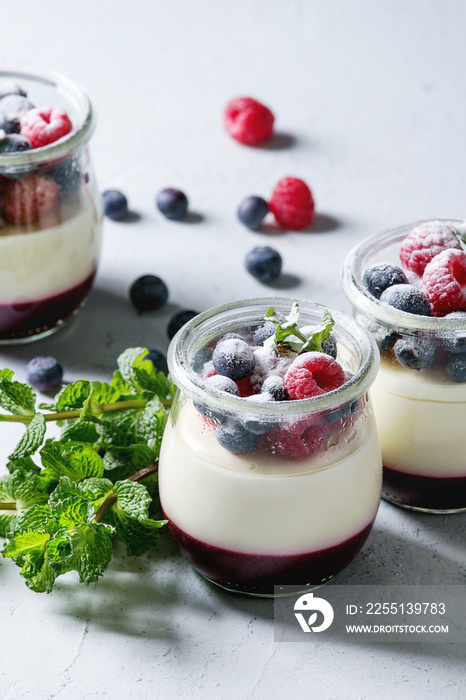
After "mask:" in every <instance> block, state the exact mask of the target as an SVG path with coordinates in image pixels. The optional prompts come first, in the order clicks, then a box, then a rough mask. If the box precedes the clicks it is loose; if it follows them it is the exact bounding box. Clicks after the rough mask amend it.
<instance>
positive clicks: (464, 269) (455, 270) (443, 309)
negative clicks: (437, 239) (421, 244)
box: [422, 250, 466, 316]
mask: <svg viewBox="0 0 466 700" xmlns="http://www.w3.org/2000/svg"><path fill="white" fill-rule="evenodd" d="M422 289H423V290H424V293H425V295H426V297H427V298H428V300H429V302H430V306H431V309H432V314H433V315H434V316H444V315H445V314H448V313H450V312H451V311H466V253H464V252H463V251H462V250H444V251H443V253H439V254H438V255H436V256H435V258H433V259H432V260H431V261H430V263H429V264H428V265H427V266H426V269H425V270H424V275H423V277H422Z"/></svg>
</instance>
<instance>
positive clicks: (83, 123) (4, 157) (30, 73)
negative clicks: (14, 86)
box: [0, 62, 95, 169]
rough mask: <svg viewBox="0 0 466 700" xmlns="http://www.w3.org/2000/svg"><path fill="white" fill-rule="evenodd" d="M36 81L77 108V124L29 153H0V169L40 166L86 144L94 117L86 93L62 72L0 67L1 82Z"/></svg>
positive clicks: (21, 66) (22, 66)
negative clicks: (56, 92) (63, 134)
mask: <svg viewBox="0 0 466 700" xmlns="http://www.w3.org/2000/svg"><path fill="white" fill-rule="evenodd" d="M21 78H23V79H24V80H30V81H35V82H37V83H42V84H43V85H46V86H49V87H50V88H55V89H57V90H58V91H59V92H61V93H62V94H64V95H65V96H66V97H67V98H68V99H69V100H70V101H71V102H72V103H73V104H74V105H75V107H76V109H77V113H78V123H77V124H73V128H72V130H71V131H70V132H69V133H68V134H66V135H65V136H62V137H61V138H60V139H58V140H57V141H54V142H53V143H51V144H48V145H47V146H41V147H40V148H32V149H31V150H29V151H20V152H18V153H7V154H0V169H8V168H12V169H15V168H18V169H20V168H22V167H25V166H26V167H29V166H33V165H39V164H43V163H46V162H49V161H51V160H55V159H59V158H62V157H63V156H66V155H68V154H69V153H71V152H72V151H75V150H77V149H78V148H79V147H80V146H82V145H84V144H86V143H87V142H88V141H89V139H90V137H91V135H92V133H93V131H94V128H95V114H94V110H93V107H92V103H91V100H90V98H89V96H88V94H87V92H86V90H85V89H84V88H83V87H82V86H81V85H79V84H78V83H76V82H75V81H73V80H71V79H70V78H67V77H66V76H65V75H62V74H61V73H58V72H55V71H51V70H48V69H38V68H36V67H35V66H32V65H30V64H27V63H11V64H9V63H7V62H5V63H2V64H0V80H3V79H8V80H18V81H20V80H21Z"/></svg>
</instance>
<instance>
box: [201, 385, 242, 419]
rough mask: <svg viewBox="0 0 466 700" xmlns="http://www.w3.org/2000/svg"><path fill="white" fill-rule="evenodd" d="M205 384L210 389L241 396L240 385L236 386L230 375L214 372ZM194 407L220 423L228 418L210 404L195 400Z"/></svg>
mask: <svg viewBox="0 0 466 700" xmlns="http://www.w3.org/2000/svg"><path fill="white" fill-rule="evenodd" d="M205 385H206V387H207V388H208V389H214V390H216V391H224V392H226V393H227V394H231V395H232V396H239V389H238V387H237V386H236V384H235V382H234V381H233V379H230V378H229V377H222V376H220V375H219V374H214V375H213V376H212V377H207V379H206V380H205ZM194 408H195V409H196V410H197V411H199V413H201V414H202V415H203V416H206V418H210V419H211V420H215V421H217V422H218V423H223V422H225V420H226V419H225V416H223V415H222V414H221V413H219V412H218V411H213V410H212V409H211V408H209V407H208V406H204V404H201V403H199V402H196V401H195V402H194Z"/></svg>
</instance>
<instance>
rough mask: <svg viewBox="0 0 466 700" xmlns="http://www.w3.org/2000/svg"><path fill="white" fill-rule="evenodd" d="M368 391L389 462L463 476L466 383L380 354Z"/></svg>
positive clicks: (425, 471)
mask: <svg viewBox="0 0 466 700" xmlns="http://www.w3.org/2000/svg"><path fill="white" fill-rule="evenodd" d="M371 395H372V401H373V406H374V412H375V416H376V420H377V426H378V430H379V435H380V441H381V444H382V454H383V460H384V464H385V465H386V466H387V467H393V468H394V469H397V470H399V471H402V472H406V473H408V474H418V475H422V476H436V477H439V476H445V477H451V476H466V383H465V384H461V383H457V382H453V381H451V380H449V379H445V378H444V376H442V375H441V373H440V371H438V372H437V371H435V370H430V371H421V372H417V371H415V370H409V369H406V368H405V367H402V366H401V365H400V364H399V363H398V362H396V361H391V360H387V359H382V362H381V365H380V369H379V372H378V375H377V379H376V381H375V383H374V385H373V387H372V390H371Z"/></svg>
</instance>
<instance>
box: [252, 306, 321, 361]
mask: <svg viewBox="0 0 466 700" xmlns="http://www.w3.org/2000/svg"><path fill="white" fill-rule="evenodd" d="M265 319H266V320H267V321H271V322H272V323H273V324H274V325H275V333H274V336H273V339H274V350H275V352H276V353H277V354H282V353H283V352H293V353H297V354H298V355H299V354H301V353H303V352H311V351H317V352H322V343H323V341H324V340H326V339H327V338H328V337H329V335H330V332H331V330H332V328H333V326H334V324H335V322H334V320H333V318H332V316H331V314H330V312H329V311H325V312H324V314H323V317H322V321H321V323H320V325H319V326H318V327H317V328H316V330H315V331H314V330H313V332H312V334H311V335H310V336H306V335H304V334H303V333H302V331H301V330H300V329H299V327H298V321H299V305H298V302H295V303H294V304H293V306H292V308H291V311H290V313H289V314H288V316H283V314H280V313H277V311H276V309H275V307H274V306H271V307H270V308H269V309H268V311H267V313H266V315H265Z"/></svg>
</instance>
